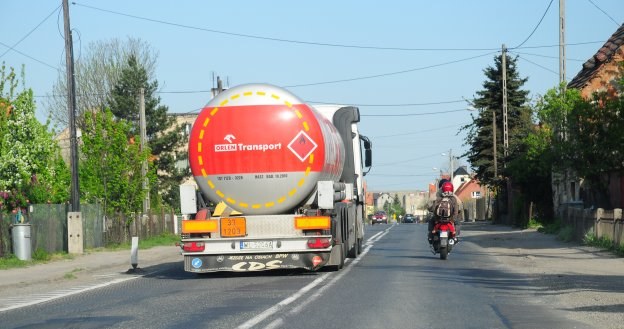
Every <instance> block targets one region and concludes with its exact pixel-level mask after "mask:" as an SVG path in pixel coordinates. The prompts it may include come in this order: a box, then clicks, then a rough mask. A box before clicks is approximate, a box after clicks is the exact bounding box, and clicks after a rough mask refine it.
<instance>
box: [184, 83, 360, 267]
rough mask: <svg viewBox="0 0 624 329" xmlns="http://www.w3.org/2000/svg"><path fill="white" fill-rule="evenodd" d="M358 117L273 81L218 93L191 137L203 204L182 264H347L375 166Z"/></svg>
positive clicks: (188, 227) (192, 219)
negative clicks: (316, 103) (299, 95)
mask: <svg viewBox="0 0 624 329" xmlns="http://www.w3.org/2000/svg"><path fill="white" fill-rule="evenodd" d="M359 121H360V113H359V109H358V108H357V107H354V106H343V105H321V106H311V105H308V104H306V103H304V102H303V101H301V100H300V99H299V98H297V97H296V96H295V95H293V94H291V93H290V92H288V91H287V90H285V89H283V88H280V87H277V86H273V85H270V84H245V85H240V86H237V87H234V88H230V89H227V90H225V91H223V92H221V93H219V94H218V95H216V96H215V97H214V98H213V99H212V100H211V101H210V102H209V103H208V104H207V105H206V106H205V107H204V108H203V109H202V110H201V112H200V113H199V115H198V117H197V119H196V120H195V122H194V124H193V127H192V129H191V131H190V135H189V150H188V151H189V163H190V168H191V172H192V174H193V177H194V179H195V182H196V184H197V193H196V195H195V196H196V200H195V201H196V204H197V208H196V209H193V210H192V211H191V212H192V213H191V214H189V219H188V220H183V221H182V222H181V243H180V247H181V249H182V250H181V252H182V255H183V257H184V270H185V271H188V272H195V273H203V272H217V271H234V272H244V271H261V270H273V269H284V268H304V269H308V270H318V269H320V268H322V267H325V266H331V267H333V268H334V269H336V270H339V269H341V268H342V267H343V266H344V263H345V258H346V257H351V258H355V257H357V255H358V254H359V253H360V252H361V250H362V243H363V239H364V216H365V204H364V202H365V198H366V192H365V187H364V175H365V174H366V173H367V172H368V171H369V170H370V168H371V164H372V149H371V142H370V140H369V139H368V138H367V137H366V136H363V135H361V134H360V132H359V130H358V123H359ZM192 197H193V193H190V194H189V193H182V190H181V199H182V203H184V202H188V201H189V200H190V198H192ZM209 204H213V205H219V206H218V207H216V209H215V207H208V206H207V205H209Z"/></svg>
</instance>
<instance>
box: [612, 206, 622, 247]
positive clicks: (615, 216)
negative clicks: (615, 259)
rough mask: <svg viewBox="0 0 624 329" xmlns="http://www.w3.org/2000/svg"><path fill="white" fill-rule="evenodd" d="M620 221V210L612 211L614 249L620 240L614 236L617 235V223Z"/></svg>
mask: <svg viewBox="0 0 624 329" xmlns="http://www.w3.org/2000/svg"><path fill="white" fill-rule="evenodd" d="M621 221H622V209H621V208H616V209H613V247H614V248H616V250H617V247H618V245H619V244H620V241H619V240H620V239H619V237H618V236H617V235H616V234H617V223H618V222H621Z"/></svg>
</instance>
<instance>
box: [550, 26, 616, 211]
mask: <svg viewBox="0 0 624 329" xmlns="http://www.w3.org/2000/svg"><path fill="white" fill-rule="evenodd" d="M622 62H624V24H622V25H621V26H620V27H619V28H618V29H617V31H615V33H613V35H611V37H610V38H609V39H608V40H607V42H605V44H604V45H603V46H602V47H600V49H598V51H597V52H596V53H595V54H594V55H593V56H592V57H591V58H589V59H588V60H587V61H586V62H585V63H584V64H583V68H582V69H581V71H580V72H579V73H578V74H577V75H576V76H575V77H574V78H573V79H572V80H571V81H570V83H568V88H576V89H579V90H580V92H581V95H582V96H583V97H584V98H585V99H589V98H591V97H592V94H593V93H595V92H606V93H607V95H610V96H616V95H617V88H616V79H617V78H618V77H619V74H620V71H619V69H620V67H619V65H621V63H622ZM610 182H611V184H610V186H609V194H610V197H611V200H610V201H611V204H612V206H613V207H614V208H622V207H623V206H624V193H623V192H624V177H621V176H620V175H616V174H612V176H611V179H610ZM582 189H583V186H582V184H581V182H579V181H578V180H577V179H575V177H564V178H563V179H562V181H561V182H560V183H559V184H553V198H554V200H553V202H554V206H555V212H557V211H558V206H559V205H561V204H565V203H577V204H580V201H581V199H582V198H583V196H582V194H583V193H582Z"/></svg>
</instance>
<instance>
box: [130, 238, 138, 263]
mask: <svg viewBox="0 0 624 329" xmlns="http://www.w3.org/2000/svg"><path fill="white" fill-rule="evenodd" d="M130 264H132V268H133V269H135V270H136V268H137V266H138V265H139V237H138V236H133V237H132V247H131V248H130Z"/></svg>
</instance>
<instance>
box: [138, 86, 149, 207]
mask: <svg viewBox="0 0 624 329" xmlns="http://www.w3.org/2000/svg"><path fill="white" fill-rule="evenodd" d="M139 126H140V130H141V152H143V151H145V147H146V146H147V132H146V123H145V89H143V88H140V89H139ZM141 179H143V190H145V191H146V195H145V199H143V214H146V213H147V211H148V210H149V209H150V202H149V200H150V195H149V184H148V181H147V159H145V160H144V161H143V165H142V166H141Z"/></svg>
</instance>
